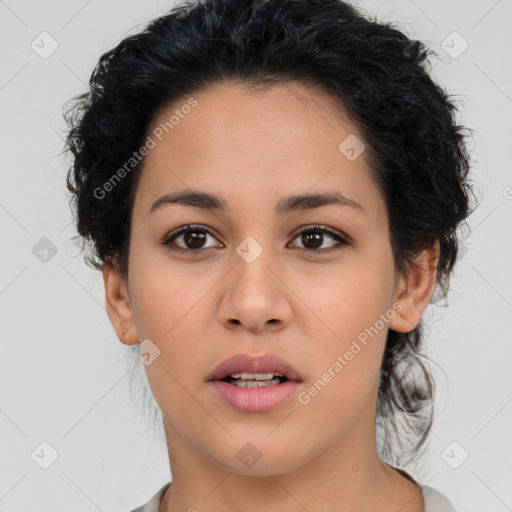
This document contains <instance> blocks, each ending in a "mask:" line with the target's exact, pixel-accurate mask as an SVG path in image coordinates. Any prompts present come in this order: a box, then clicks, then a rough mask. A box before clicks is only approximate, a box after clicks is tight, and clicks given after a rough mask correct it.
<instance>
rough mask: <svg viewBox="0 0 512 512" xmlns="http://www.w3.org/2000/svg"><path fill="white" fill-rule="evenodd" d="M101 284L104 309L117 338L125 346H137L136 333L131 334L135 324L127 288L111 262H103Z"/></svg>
mask: <svg viewBox="0 0 512 512" xmlns="http://www.w3.org/2000/svg"><path fill="white" fill-rule="evenodd" d="M103 283H104V285H105V309H106V311H107V315H108V317H109V319H110V323H111V324H112V327H113V328H114V330H115V331H116V334H117V337H118V338H119V340H120V341H121V342H122V343H124V344H125V345H135V344H137V343H138V338H137V333H134V332H133V331H134V327H135V324H134V319H133V310H132V307H131V303H130V296H129V294H128V288H127V286H126V282H125V279H124V277H123V275H122V274H121V272H120V271H119V270H118V269H117V267H116V265H115V263H113V262H112V261H108V262H105V265H104V267H103Z"/></svg>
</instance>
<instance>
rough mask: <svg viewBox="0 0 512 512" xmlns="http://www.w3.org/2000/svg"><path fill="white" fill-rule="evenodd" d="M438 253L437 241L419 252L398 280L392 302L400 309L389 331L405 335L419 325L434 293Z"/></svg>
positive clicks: (391, 322) (390, 324)
mask: <svg viewBox="0 0 512 512" xmlns="http://www.w3.org/2000/svg"><path fill="white" fill-rule="evenodd" d="M439 253H440V245H439V240H436V241H435V242H434V243H432V244H431V245H430V246H429V247H428V248H426V249H425V250H424V251H422V252H421V254H420V255H419V256H418V257H417V259H416V260H415V262H414V264H413V265H411V267H410V268H409V270H408V272H407V275H406V276H403V277H401V278H400V281H399V284H398V286H397V289H396V293H395V299H394V300H395V302H399V303H400V304H401V309H400V311H398V313H397V315H396V316H395V317H394V318H393V319H392V320H391V321H390V322H389V328H390V329H393V330H394V331H397V332H404V333H407V332H411V331H413V330H414V329H416V327H417V326H418V324H419V323H420V320H421V316H422V315H423V312H424V311H425V309H426V307H427V306H428V304H429V302H430V299H431V297H432V294H433V293H434V288H435V284H436V276H437V264H438V262H439Z"/></svg>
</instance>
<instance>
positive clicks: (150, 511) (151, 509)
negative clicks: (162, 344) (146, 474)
mask: <svg viewBox="0 0 512 512" xmlns="http://www.w3.org/2000/svg"><path fill="white" fill-rule="evenodd" d="M170 485H171V482H167V483H166V484H165V485H164V486H163V487H161V488H160V489H159V490H158V491H157V492H156V494H154V495H153V496H152V498H151V499H150V500H149V501H148V502H147V503H144V505H141V506H140V507H137V508H135V509H133V510H131V511H130V512H158V506H159V505H160V502H161V501H162V498H163V496H164V494H165V491H166V490H167V489H168V487H169V486H170Z"/></svg>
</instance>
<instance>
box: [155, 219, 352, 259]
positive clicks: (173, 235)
mask: <svg viewBox="0 0 512 512" xmlns="http://www.w3.org/2000/svg"><path fill="white" fill-rule="evenodd" d="M187 231H201V232H205V233H207V234H208V235H210V236H212V237H213V238H215V237H214V236H213V235H212V234H211V233H210V232H209V231H208V230H207V229H205V228H204V227H203V226H201V225H191V224H188V225H187V226H184V227H183V228H180V229H179V230H177V231H173V232H171V233H169V234H168V235H167V236H166V237H165V238H164V240H163V242H162V245H164V246H166V247H167V248H168V249H169V250H171V251H179V252H180V253H181V254H184V253H191V254H197V253H199V252H201V251H206V250H208V249H212V247H206V248H199V249H188V248H187V249H184V248H183V247H180V248H175V247H171V246H170V244H171V243H172V240H173V239H174V238H176V237H178V236H180V235H182V234H184V233H186V232H187ZM316 232H318V233H323V234H326V235H329V236H330V237H332V238H334V239H335V240H337V241H338V242H339V245H333V246H331V247H329V248H327V249H307V248H305V249H302V252H303V253H310V254H313V253H314V254H326V253H330V252H332V251H337V250H340V249H342V248H343V247H345V246H350V245H352V244H351V243H350V242H349V241H348V240H347V239H346V238H343V237H342V236H341V235H339V234H338V233H336V232H335V231H332V230H331V229H329V228H327V227H325V226H319V225H317V224H316V225H314V226H306V227H305V228H303V229H301V230H300V231H299V232H298V233H297V234H296V235H295V237H294V238H293V240H295V239H296V238H298V237H299V236H300V235H302V234H303V233H316ZM298 249H300V247H299V248H298Z"/></svg>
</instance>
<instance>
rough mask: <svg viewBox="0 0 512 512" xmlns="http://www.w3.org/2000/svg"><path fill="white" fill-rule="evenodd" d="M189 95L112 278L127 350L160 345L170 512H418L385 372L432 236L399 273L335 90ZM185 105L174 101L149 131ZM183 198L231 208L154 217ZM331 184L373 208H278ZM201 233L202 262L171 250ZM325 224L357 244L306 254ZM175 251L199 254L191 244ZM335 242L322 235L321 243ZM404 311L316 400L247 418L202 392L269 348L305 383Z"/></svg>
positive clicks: (158, 375)
mask: <svg viewBox="0 0 512 512" xmlns="http://www.w3.org/2000/svg"><path fill="white" fill-rule="evenodd" d="M193 96H194V98H196V100H197V101H198V105H197V106H196V107H195V108H194V109H192V111H191V112H190V113H189V114H188V115H187V116H185V117H184V119H182V120H180V122H179V124H178V125H176V126H175V127H174V129H173V130H172V131H170V132H169V133H168V134H167V135H166V136H165V137H164V138H163V139H162V141H161V142H158V144H157V146H156V147H155V148H154V149H152V150H151V152H150V153H149V155H148V156H147V159H146V162H145V167H144V170H143V174H142V176H141V180H140V182H139V184H138V188H137V193H136V197H135V202H134V207H133V212H132V226H131V242H130V249H129V251H130V253H129V254H130V257H129V273H128V275H129V279H128V281H126V279H125V278H124V277H123V276H122V275H121V274H120V273H119V272H118V271H117V269H116V267H115V263H116V262H115V260H113V261H112V264H107V265H106V266H105V268H104V271H103V277H104V283H105V293H106V305H107V312H108V315H109V318H110V320H111V322H112V325H113V327H114V329H115V330H116V332H117V334H118V336H119V338H120V340H121V341H122V342H123V343H125V344H127V345H134V344H136V343H138V342H140V341H142V340H145V339H150V340H151V341H152V342H153V343H154V344H155V345H156V346H157V347H158V348H159V350H160V351H161V353H160V356H159V357H158V358H156V359H155V360H154V361H153V362H152V363H151V364H150V365H148V366H146V372H147V377H148V381H149V384H150V386H151V390H152V392H153V394H154V397H155V400H156V401H157V403H158V405H159V407H160V408H161V410H162V413H163V417H164V430H165V435H166V440H167V446H168V452H169V460H170V465H171V468H172V477H173V482H172V486H171V488H170V489H169V490H168V492H167V493H166V494H165V496H164V499H163V501H162V503H161V505H160V508H159V512H164V511H168V512H177V511H186V510H189V509H190V508H191V507H194V508H195V509H197V510H200V511H201V512H203V511H215V512H220V511H225V510H226V511H227V510H244V511H247V512H253V511H254V512H256V511H257V512H260V511H261V510H266V511H268V512H277V511H279V512H282V511H283V510H286V511H288V512H289V511H303V510H305V509H306V510H308V511H311V512H312V511H321V510H322V511H324V510H343V511H349V510H350V511H358V512H361V511H373V512H374V511H375V510H379V511H380V512H387V511H395V512H398V511H400V512H421V511H423V509H424V504H423V498H422V496H421V491H420V489H419V488H418V487H417V486H416V485H415V484H414V483H413V482H410V481H409V480H407V479H406V478H405V477H403V476H401V475H400V474H399V473H398V472H397V471H395V470H394V469H391V468H390V467H388V466H387V465H385V464H383V463H382V462H381V461H380V460H379V457H378V455H377V448H376V441H375V439H376V438H375V436H376V431H375V419H376V409H377V393H378V379H377V375H378V374H379V370H380V367H381V363H382V357H383V351H384V347H385V341H386V334H387V330H388V329H389V328H391V329H394V330H396V331H400V332H410V331H411V330H413V329H414V328H415V327H416V326H417V325H418V323H419V321H420V319H421V315H422V313H423V311H424V309H425V308H426V306H427V305H428V303H429V300H430V298H431V296H432V293H433V291H434V284H435V275H436V269H435V266H436V264H437V261H438V257H439V244H438V242H436V243H435V244H433V245H432V246H431V247H430V248H428V249H427V250H425V251H424V252H423V253H422V254H421V255H420V256H419V257H418V259H417V266H413V267H411V269H410V271H409V272H408V274H407V275H405V276H398V275H395V270H394V265H393V256H392V251H391V245H390V240H389V226H388V216H387V211H386V206H385V203H384V198H383V196H382V194H381V192H380V191H379V189H378V188H377V187H376V185H375V183H374V181H373V180H372V177H371V174H370V169H369V166H368V164H367V162H366V160H365V153H363V154H362V155H361V156H360V157H359V158H357V159H356V160H354V161H349V160H348V159H347V158H346V157H345V156H344V155H343V154H342V153H341V152H340V151H339V150H338V145H339V144H340V142H341V141H342V140H343V139H345V137H347V136H348V135H349V134H356V135H358V134H359V132H358V131H357V129H356V128H355V127H354V126H353V125H352V124H351V123H350V122H349V121H348V120H347V119H346V118H345V117H344V116H343V114H342V111H341V109H340V105H339V104H338V103H337V102H336V99H335V98H333V97H332V96H331V95H329V94H327V93H325V92H321V91H318V90H312V89H310V88H307V87H305V86H303V85H301V84H298V83H293V84H291V83H288V84H281V85H277V86H273V87H271V88H269V89H266V90H264V91H259V92H257V93H255V92H254V91H252V90H250V89H249V88H247V87H246V86H244V85H243V84H240V83H237V82H231V83H224V84H216V85H214V86H212V87H210V88H208V89H206V90H203V91H202V92H200V93H198V94H194V95H193ZM184 103H185V101H183V103H179V104H178V103H175V104H173V105H169V108H168V110H166V111H165V112H164V113H163V114H162V115H161V117H160V119H159V120H157V122H156V123H155V126H156V125H158V124H159V122H161V121H165V120H167V119H169V117H170V116H171V115H172V113H173V112H174V110H175V109H176V108H179V107H180V105H183V104H184ZM359 138H360V139H362V136H360V135H359ZM188 188H192V189H197V190H201V191H205V192H210V193H213V194H216V195H218V196H221V197H223V198H224V199H225V200H226V202H227V204H228V205H229V211H228V212H225V213H223V212H212V211H203V210H201V209H198V208H192V207H187V206H183V205H166V206H164V207H162V208H160V209H158V210H156V211H155V212H154V213H151V214H148V210H149V208H150V206H151V205H152V204H153V202H154V201H155V200H156V199H158V198H159V197H160V196H162V195H163V194H165V193H171V192H175V191H179V190H186V189H188ZM325 190H338V191H341V192H342V193H343V194H344V195H345V196H347V197H349V198H351V199H353V200H355V201H357V202H358V203H359V204H360V205H361V206H362V207H363V208H364V212H361V211H358V210H355V209H352V208H348V207H340V206H323V207H321V208H317V209H312V210H309V211H299V212H292V213H290V214H288V215H286V216H284V217H276V216H275V214H274V206H275V204H276V203H277V201H278V200H279V199H281V198H283V197H285V196H288V195H291V194H302V193H306V192H310V193H311V192H319V191H325ZM189 223H194V224H201V225H202V226H203V227H204V228H205V229H208V231H209V232H210V233H211V235H209V236H208V238H207V240H206V241H205V242H204V244H203V246H204V247H207V248H205V249H204V252H203V253H201V254H199V255H193V254H180V253H179V252H173V251H171V250H170V248H169V247H166V246H164V245H162V240H164V238H165V237H166V235H168V234H169V233H170V232H171V231H173V230H175V229H176V228H179V227H182V226H185V225H186V224H189ZM314 224H319V225H321V226H327V227H330V228H331V229H333V230H335V231H337V232H339V233H340V234H341V235H342V236H343V235H345V236H348V237H350V239H351V240H352V244H351V245H350V246H341V248H340V250H334V251H332V252H330V253H325V254H324V255H322V254H321V252H317V253H311V254H304V253H303V249H304V248H313V249H314V248H315V247H318V246H315V245H314V243H312V242H311V241H310V242H309V243H308V241H307V240H306V242H304V241H301V236H298V235H297V234H296V232H297V230H298V229H299V228H301V227H304V226H313V225H314ZM247 236H251V237H253V238H254V239H255V240H256V241H257V242H258V244H259V245H260V246H261V247H262V249H263V252H262V253H261V255H260V256H259V257H258V258H257V259H256V260H255V261H253V262H252V263H247V262H246V261H245V260H244V259H243V258H241V257H240V256H239V255H238V253H237V252H236V248H237V246H239V245H240V244H241V242H242V241H243V240H244V239H245V238H246V237H247ZM174 242H175V244H176V245H180V246H181V247H182V248H185V250H187V249H186V247H189V248H190V247H194V245H190V243H189V245H188V246H187V245H186V242H187V240H186V236H179V237H178V238H177V239H174ZM336 245H338V242H337V240H335V239H332V238H331V237H330V236H329V235H324V237H323V243H322V245H321V246H320V248H328V247H332V246H336ZM199 246H200V245H199ZM188 250H190V249H188ZM317 251H319V249H317ZM398 303H400V305H401V308H402V309H401V310H400V312H398V313H396V314H395V316H394V317H393V318H392V319H391V320H390V321H389V323H387V324H386V325H385V327H384V328H383V329H381V330H380V331H379V333H378V335H376V336H375V337H373V338H370V341H369V342H368V344H367V345H366V346H365V347H364V348H363V349H362V350H361V351H360V352H359V353H358V354H357V355H356V356H355V357H354V358H353V359H352V360H351V361H350V362H349V363H348V364H347V365H346V366H345V367H344V368H343V370H342V371H341V372H340V373H338V374H337V376H336V377H335V378H333V379H332V380H331V382H329V383H328V384H327V385H326V386H325V387H324V388H323V389H322V391H321V392H319V393H318V394H317V396H315V397H313V398H311V401H310V402H309V403H308V404H307V405H303V404H301V403H300V402H299V401H298V400H297V396H294V397H292V399H290V400H288V401H287V402H286V403H284V404H283V405H281V406H279V407H277V408H275V409H273V410H271V411H268V412H259V413H250V412H240V411H237V410H235V409H232V408H231V407H230V406H229V405H226V404H225V403H224V402H223V401H221V399H220V397H218V396H217V395H216V393H215V392H214V391H213V390H212V388H211V386H210V385H209V384H207V382H206V380H207V377H208V375H209V374H210V372H211V371H213V369H214V368H215V367H216V366H217V365H218V364H220V363H221V362H222V361H223V360H224V359H226V358H227V357H229V356H232V355H234V354H240V353H250V354H252V355H259V354H263V353H275V354H277V355H279V356H280V357H282V358H284V359H285V360H287V361H288V362H289V363H290V364H291V365H293V366H294V367H295V368H296V369H298V371H299V372H300V373H301V374H302V377H303V380H304V382H303V384H302V385H301V386H302V387H301V391H304V390H307V389H308V388H309V387H310V386H311V385H312V384H313V383H314V382H315V381H317V380H318V379H319V378H321V376H322V374H324V373H325V372H326V371H327V370H328V368H329V367H332V365H333V363H334V362H335V361H336V358H337V357H338V355H342V354H344V353H345V352H346V351H347V350H348V349H349V347H350V345H351V343H352V341H353V340H355V339H356V337H357V335H358V334H359V333H361V332H362V331H364V329H365V328H368V327H370V326H373V325H374V324H375V322H376V320H377V319H378V318H379V315H380V314H382V313H385V312H386V311H389V310H390V309H391V310H392V309H393V308H392V306H393V304H398ZM123 329H127V333H126V334H123ZM248 442H251V443H253V444H254V445H255V446H256V447H257V449H258V450H259V452H260V453H261V459H260V460H259V461H258V462H257V463H256V464H255V465H254V466H252V467H250V468H249V467H246V466H245V465H244V464H243V463H242V462H241V461H240V460H239V459H238V457H237V453H238V451H239V450H240V449H241V448H242V447H243V446H244V445H245V444H246V443H248Z"/></svg>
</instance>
